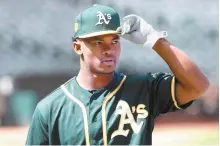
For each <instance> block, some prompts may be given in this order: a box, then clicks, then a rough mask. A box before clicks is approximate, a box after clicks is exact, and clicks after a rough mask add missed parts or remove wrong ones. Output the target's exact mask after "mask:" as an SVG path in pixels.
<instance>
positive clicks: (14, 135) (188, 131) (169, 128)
mask: <svg viewBox="0 0 220 146" xmlns="http://www.w3.org/2000/svg"><path fill="white" fill-rule="evenodd" d="M218 128H219V127H218V123H206V124H201V123H193V124H189V123H187V124H175V125H174V124H160V125H156V127H155V130H154V132H153V145H155V146H202V145H212V146H213V145H218V134H219V131H218ZM27 131H28V127H3V128H0V146H10V145H11V146H12V145H13V146H17V145H24V144H25V139H26V135H27Z"/></svg>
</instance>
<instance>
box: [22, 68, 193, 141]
mask: <svg viewBox="0 0 220 146" xmlns="http://www.w3.org/2000/svg"><path fill="white" fill-rule="evenodd" d="M191 103H192V102H189V103H187V104H185V105H182V106H179V105H178V103H177V101H176V99H175V77H174V76H173V75H171V74H166V73H154V74H153V73H148V74H145V75H129V76H125V75H123V74H120V73H116V72H115V73H114V77H113V79H112V81H111V83H109V85H108V86H106V87H104V88H101V89H98V90H96V91H88V90H85V89H83V88H82V87H80V86H79V84H78V83H77V81H76V77H73V78H72V79H70V80H69V81H67V82H66V83H64V84H63V85H62V86H61V87H59V88H58V89H56V90H55V91H53V92H52V93H51V94H49V95H48V96H47V97H46V98H44V99H43V100H42V101H40V102H39V103H38V105H37V107H36V110H35V112H34V114H33V118H32V122H31V124H30V128H29V132H28V136H27V141H26V144H27V145H31V144H34V145H39V144H44V145H45V144H50V145H66V144H68V145H151V144H152V131H153V128H154V120H155V118H156V117H157V116H158V115H159V114H161V113H167V112H171V111H175V110H178V109H180V108H186V107H188V106H189V105H190V104H191Z"/></svg>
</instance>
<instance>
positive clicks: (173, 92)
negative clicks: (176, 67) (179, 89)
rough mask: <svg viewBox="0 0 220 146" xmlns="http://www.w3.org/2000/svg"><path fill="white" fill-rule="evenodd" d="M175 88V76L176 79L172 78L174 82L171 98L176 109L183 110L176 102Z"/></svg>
mask: <svg viewBox="0 0 220 146" xmlns="http://www.w3.org/2000/svg"><path fill="white" fill-rule="evenodd" d="M175 88H176V81H175V76H174V77H173V78H172V81H171V96H172V99H173V103H174V105H175V107H176V108H178V109H181V108H180V107H179V106H178V104H177V101H176V96H175V93H176V92H175Z"/></svg>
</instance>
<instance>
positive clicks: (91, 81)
mask: <svg viewBox="0 0 220 146" xmlns="http://www.w3.org/2000/svg"><path fill="white" fill-rule="evenodd" d="M113 74H114V73H110V74H97V73H91V72H84V71H83V70H82V69H80V71H79V73H78V75H77V77H76V80H77V82H78V84H79V85H80V86H81V87H82V88H84V89H86V90H95V89H99V88H103V87H105V86H107V85H108V84H109V83H110V82H111V80H112V78H113Z"/></svg>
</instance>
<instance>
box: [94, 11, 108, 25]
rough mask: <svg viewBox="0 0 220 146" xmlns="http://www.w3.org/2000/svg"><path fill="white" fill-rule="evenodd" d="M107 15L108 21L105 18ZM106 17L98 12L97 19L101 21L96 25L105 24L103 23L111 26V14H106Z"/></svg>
mask: <svg viewBox="0 0 220 146" xmlns="http://www.w3.org/2000/svg"><path fill="white" fill-rule="evenodd" d="M105 15H106V16H107V20H106V18H105ZM105 15H104V14H103V13H102V12H101V11H98V12H97V17H98V19H99V20H98V22H97V23H96V25H98V24H103V23H105V24H109V22H110V20H111V19H112V17H111V14H105ZM96 25H95V26H96Z"/></svg>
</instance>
